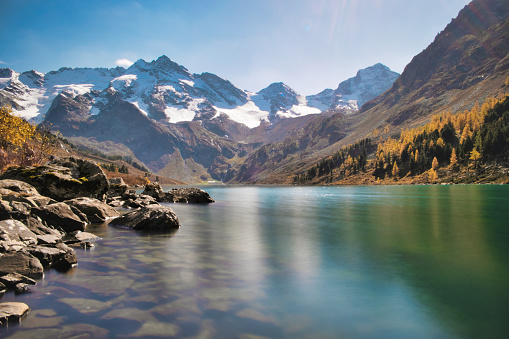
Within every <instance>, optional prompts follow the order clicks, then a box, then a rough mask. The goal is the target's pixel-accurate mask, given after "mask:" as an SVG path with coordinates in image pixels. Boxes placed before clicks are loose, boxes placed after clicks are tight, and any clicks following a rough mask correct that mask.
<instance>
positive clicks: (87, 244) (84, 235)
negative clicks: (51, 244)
mask: <svg viewBox="0 0 509 339" xmlns="http://www.w3.org/2000/svg"><path fill="white" fill-rule="evenodd" d="M97 239H100V238H99V237H98V236H96V235H95V234H92V233H88V232H77V233H75V234H72V235H69V236H67V237H66V238H65V239H64V242H65V244H66V245H67V246H70V247H73V248H82V249H87V248H92V247H94V244H92V243H91V241H94V240H97Z"/></svg>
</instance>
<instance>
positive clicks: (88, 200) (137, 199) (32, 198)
mask: <svg viewBox="0 0 509 339" xmlns="http://www.w3.org/2000/svg"><path fill="white" fill-rule="evenodd" d="M160 202H171V203H173V202H184V203H211V202H214V200H213V199H211V198H210V196H209V194H208V193H207V192H205V191H203V190H201V189H198V188H179V189H173V190H171V191H170V192H164V191H163V190H162V188H161V186H160V185H158V184H157V183H154V184H149V185H147V186H145V189H144V191H143V192H142V193H141V194H137V193H136V191H135V190H131V189H129V187H128V186H127V185H125V184H124V183H123V181H122V179H110V180H108V179H107V178H106V176H105V174H104V172H103V171H102V169H101V168H100V167H99V166H98V165H96V164H95V163H93V162H90V161H87V160H82V159H76V158H73V157H67V158H59V159H54V160H52V161H51V162H50V163H49V164H47V165H42V166H32V167H15V168H9V169H8V170H7V171H6V172H5V173H3V174H2V175H1V176H0V294H4V293H5V292H6V291H7V290H14V292H15V293H28V292H30V288H31V286H32V285H35V284H36V283H37V281H36V280H37V279H41V278H42V277H43V275H44V271H45V270H47V269H55V270H58V271H62V272H65V271H67V270H69V269H71V268H72V267H74V266H76V265H77V262H78V260H77V256H76V252H75V249H76V248H81V249H87V248H90V247H93V246H94V245H93V243H92V241H93V240H94V239H97V237H96V236H95V235H93V234H91V233H88V232H86V231H85V229H86V226H87V225H88V224H91V223H103V222H108V223H109V224H110V225H111V226H119V227H127V228H130V229H134V230H142V231H145V232H146V231H157V232H170V231H175V230H176V229H178V228H179V227H180V223H179V221H178V218H177V216H176V215H175V213H174V212H173V210H172V209H171V208H169V207H166V206H162V205H160V204H159V203H160ZM124 209H127V211H128V212H127V213H120V212H125V210H124ZM29 309H30V308H29V306H28V305H26V304H23V303H16V302H9V303H0V324H2V325H7V324H8V323H17V322H19V321H21V319H23V318H24V317H25V316H26V315H27V314H28V312H29Z"/></svg>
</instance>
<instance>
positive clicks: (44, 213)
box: [32, 202, 86, 233]
mask: <svg viewBox="0 0 509 339" xmlns="http://www.w3.org/2000/svg"><path fill="white" fill-rule="evenodd" d="M32 212H33V213H34V214H36V215H37V216H39V217H40V218H41V219H42V220H43V221H45V222H46V223H47V224H48V225H50V226H51V227H53V228H56V229H61V230H62V231H64V232H66V233H69V232H74V231H83V230H84V229H85V225H86V223H85V222H83V221H82V220H81V219H80V218H79V217H78V216H77V215H76V214H74V213H73V211H72V210H71V208H70V207H69V205H67V204H65V203H63V202H58V203H55V204H51V205H47V206H44V207H41V208H39V209H36V208H34V209H32Z"/></svg>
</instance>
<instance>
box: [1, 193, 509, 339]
mask: <svg viewBox="0 0 509 339" xmlns="http://www.w3.org/2000/svg"><path fill="white" fill-rule="evenodd" d="M207 190H208V191H209V193H210V194H211V196H213V197H214V199H215V200H216V201H217V202H216V203H215V204H211V205H186V204H171V205H170V206H171V207H172V208H173V209H174V210H175V212H176V213H177V215H178V217H179V220H180V222H181V224H182V228H181V229H180V230H178V231H177V232H176V233H175V234H173V235H164V234H156V235H146V234H140V233H137V232H133V231H131V230H125V229H119V228H114V227H108V226H107V225H96V226H93V227H91V228H90V229H89V230H90V231H92V232H94V233H97V234H99V235H100V236H101V237H102V240H100V241H99V242H98V243H97V246H96V248H95V249H94V250H93V251H80V252H79V253H78V255H79V266H78V268H77V269H76V270H74V271H72V272H71V273H69V274H65V275H64V274H58V273H55V272H51V271H50V272H49V273H48V274H47V275H46V277H45V278H44V280H43V281H41V282H40V283H39V285H38V287H37V290H36V291H35V292H34V293H32V294H29V295H21V296H18V297H16V298H15V297H14V296H13V295H6V296H5V297H4V300H11V299H12V300H16V301H22V302H26V303H27V304H29V305H30V306H31V307H32V309H33V310H34V311H33V312H32V313H31V314H30V316H29V318H28V319H26V320H25V321H24V322H23V323H22V324H21V326H19V327H14V328H9V329H8V332H6V333H7V334H9V335H12V337H32V336H37V337H45V336H47V337H51V336H52V335H55V333H65V334H66V335H67V336H73V335H80V334H89V335H92V336H95V337H117V336H129V337H147V336H148V337H171V336H174V337H181V338H184V337H203V338H248V337H250V336H258V337H269V338H309V337H313V338H315V337H320V338H327V337H332V338H337V337H347V338H418V337H423V338H441V337H443V338H451V337H465V338H470V337H484V338H486V337H490V338H496V337H503V336H504V335H505V334H506V333H509V328H508V325H507V322H506V318H507V316H508V315H509V312H508V311H507V305H508V302H509V292H508V291H507V286H508V284H509V272H508V264H509V253H508V252H509V250H508V248H507V245H506V244H507V240H508V238H509V232H508V230H507V229H506V222H507V220H508V217H509V212H508V211H507V210H506V209H505V206H507V203H508V202H509V200H508V199H509V195H508V192H509V191H508V189H507V188H506V187H499V186H491V187H490V186H468V187H467V186H465V187H443V186H416V187H383V186H382V187H286V188H273V187H221V188H209V189H207ZM55 331H56V332H55Z"/></svg>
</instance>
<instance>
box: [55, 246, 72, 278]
mask: <svg viewBox="0 0 509 339" xmlns="http://www.w3.org/2000/svg"><path fill="white" fill-rule="evenodd" d="M66 247H67V248H68V249H69V250H70V251H68V252H66V253H65V254H64V255H63V256H62V257H61V258H60V259H58V260H57V261H55V262H53V264H52V265H51V267H52V268H54V269H56V270H57V271H62V272H65V271H68V270H69V269H71V268H72V267H74V266H76V264H77V263H78V258H77V257H76V252H74V250H73V249H72V248H70V247H68V246H66Z"/></svg>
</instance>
